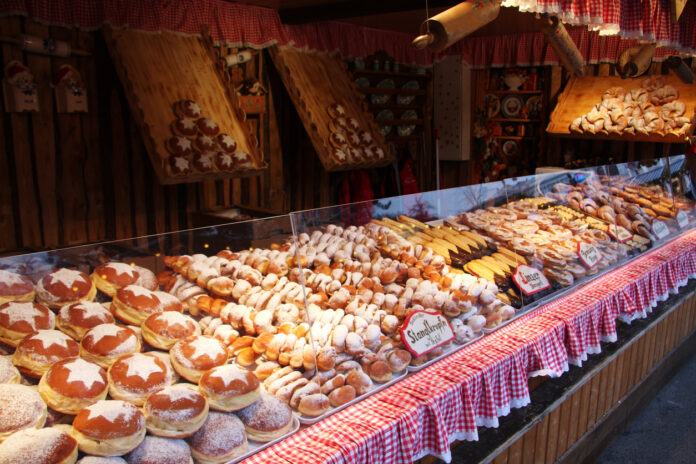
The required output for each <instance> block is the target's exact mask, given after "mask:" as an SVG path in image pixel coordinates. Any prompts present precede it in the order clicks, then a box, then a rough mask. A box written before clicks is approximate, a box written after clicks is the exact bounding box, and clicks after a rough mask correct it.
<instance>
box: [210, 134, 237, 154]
mask: <svg viewBox="0 0 696 464" xmlns="http://www.w3.org/2000/svg"><path fill="white" fill-rule="evenodd" d="M215 141H216V142H217V144H218V146H219V147H220V150H221V151H222V152H223V153H234V152H235V151H237V141H236V140H234V139H233V138H232V137H230V136H229V135H227V134H218V135H217V136H216V137H215Z"/></svg>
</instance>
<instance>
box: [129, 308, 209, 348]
mask: <svg viewBox="0 0 696 464" xmlns="http://www.w3.org/2000/svg"><path fill="white" fill-rule="evenodd" d="M141 330H142V334H143V338H144V339H145V341H146V342H147V343H148V344H150V345H152V346H153V347H155V348H159V349H160V350H166V351H169V350H170V349H171V348H172V346H174V344H175V343H176V342H178V341H179V340H183V339H185V338H187V337H190V336H192V335H200V334H201V327H200V326H199V325H198V324H197V323H196V321H195V319H193V318H192V317H191V316H187V315H185V314H182V313H180V312H177V311H164V312H161V313H155V314H151V315H150V316H148V317H147V319H145V321H144V322H143V324H142V325H141Z"/></svg>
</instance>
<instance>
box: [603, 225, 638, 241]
mask: <svg viewBox="0 0 696 464" xmlns="http://www.w3.org/2000/svg"><path fill="white" fill-rule="evenodd" d="M607 233H608V234H609V235H611V236H612V237H614V238H615V239H616V240H618V241H619V242H621V243H623V242H628V241H629V240H631V239H632V238H633V234H632V233H631V232H629V231H628V230H627V229H626V228H625V227H622V226H617V225H616V224H609V227H607Z"/></svg>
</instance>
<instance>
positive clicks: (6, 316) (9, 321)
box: [0, 301, 56, 346]
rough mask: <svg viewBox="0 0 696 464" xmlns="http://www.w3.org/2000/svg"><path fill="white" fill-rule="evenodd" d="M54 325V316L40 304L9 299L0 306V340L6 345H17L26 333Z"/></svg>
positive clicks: (51, 327) (50, 327) (46, 328)
mask: <svg viewBox="0 0 696 464" xmlns="http://www.w3.org/2000/svg"><path fill="white" fill-rule="evenodd" d="M55 325H56V322H55V316H54V315H53V313H52V312H51V310H50V309H48V308H47V307H46V306H44V305H42V304H39V303H26V302H21V303H20V302H15V301H10V302H8V303H5V304H3V305H1V306H0V342H2V343H4V344H6V345H9V346H17V345H18V344H19V342H20V341H22V339H23V338H24V337H26V336H27V335H28V334H30V333H34V332H36V331H37V330H48V329H53V328H54V327H55Z"/></svg>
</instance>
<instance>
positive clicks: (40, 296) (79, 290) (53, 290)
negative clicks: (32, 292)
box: [36, 268, 97, 309]
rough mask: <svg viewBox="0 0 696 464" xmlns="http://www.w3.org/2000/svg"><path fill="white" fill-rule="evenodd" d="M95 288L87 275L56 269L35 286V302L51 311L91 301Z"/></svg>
mask: <svg viewBox="0 0 696 464" xmlns="http://www.w3.org/2000/svg"><path fill="white" fill-rule="evenodd" d="M96 295H97V287H95V286H94V283H93V282H92V279H90V278H89V276H88V275H87V274H85V273H84V272H80V271H75V270H72V269H66V268H63V269H58V270H57V271H55V272H52V273H50V274H48V275H46V276H44V277H43V278H42V279H41V280H40V281H39V283H38V284H37V285H36V300H37V301H38V302H39V303H42V304H44V305H46V306H48V307H49V308H51V309H59V308H60V307H61V306H63V305H66V304H70V303H76V302H78V301H83V300H84V301H92V300H93V299H94V297H95V296H96Z"/></svg>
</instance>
